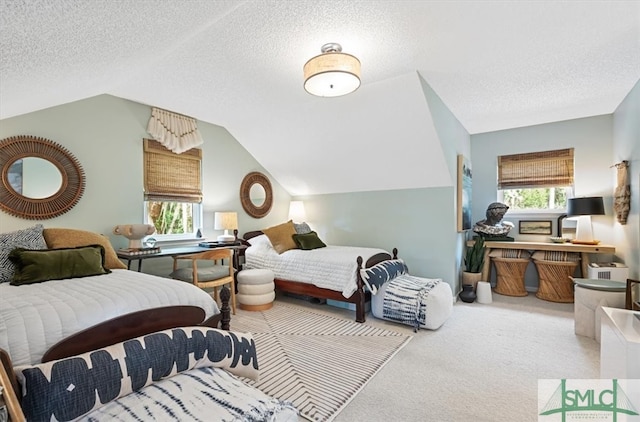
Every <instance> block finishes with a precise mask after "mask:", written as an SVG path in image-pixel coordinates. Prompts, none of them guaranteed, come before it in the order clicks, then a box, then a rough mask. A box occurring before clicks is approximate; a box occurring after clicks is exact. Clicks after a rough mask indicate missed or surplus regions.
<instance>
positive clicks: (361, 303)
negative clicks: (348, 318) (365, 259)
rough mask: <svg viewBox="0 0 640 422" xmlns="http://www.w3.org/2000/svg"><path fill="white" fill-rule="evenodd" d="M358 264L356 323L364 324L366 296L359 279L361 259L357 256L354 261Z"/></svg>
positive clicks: (360, 278)
mask: <svg viewBox="0 0 640 422" xmlns="http://www.w3.org/2000/svg"><path fill="white" fill-rule="evenodd" d="M356 261H357V263H358V268H357V269H356V283H357V286H358V287H357V290H356V295H357V296H356V322H365V320H366V318H365V303H366V295H365V292H364V283H363V282H362V277H360V270H361V269H362V257H361V256H359V257H358V259H357V260H356Z"/></svg>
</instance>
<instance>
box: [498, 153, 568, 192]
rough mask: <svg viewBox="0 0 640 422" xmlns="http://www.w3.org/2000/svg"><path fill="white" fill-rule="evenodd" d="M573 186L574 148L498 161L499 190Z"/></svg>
mask: <svg viewBox="0 0 640 422" xmlns="http://www.w3.org/2000/svg"><path fill="white" fill-rule="evenodd" d="M558 186H573V148H567V149H559V150H554V151H542V152H531V153H527V154H514V155H501V156H499V157H498V189H521V188H544V187H558Z"/></svg>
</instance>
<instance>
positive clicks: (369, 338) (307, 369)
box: [231, 301, 412, 421]
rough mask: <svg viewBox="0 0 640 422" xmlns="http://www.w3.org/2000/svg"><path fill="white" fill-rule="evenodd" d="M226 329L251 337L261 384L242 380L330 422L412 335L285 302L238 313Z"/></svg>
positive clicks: (313, 417)
mask: <svg viewBox="0 0 640 422" xmlns="http://www.w3.org/2000/svg"><path fill="white" fill-rule="evenodd" d="M231 329H232V330H234V331H243V332H251V333H253V337H254V339H255V342H256V347H257V349H258V363H259V365H260V380H259V382H254V381H250V380H245V382H247V383H248V384H250V385H254V386H256V387H257V388H259V389H260V390H262V391H263V392H265V393H267V394H269V395H271V396H274V397H277V398H279V399H282V400H289V401H291V402H293V404H294V405H295V406H296V407H297V408H298V410H299V411H300V415H301V416H302V417H304V418H306V419H309V420H312V421H331V420H333V418H334V417H335V416H336V415H337V414H338V412H340V410H342V409H343V408H344V407H345V406H346V405H347V404H348V403H349V401H351V399H352V398H353V397H354V396H355V395H356V394H357V393H358V392H359V391H360V390H361V389H362V388H363V387H364V386H365V385H366V383H367V382H368V381H369V380H370V379H371V378H372V377H373V376H374V375H375V374H376V372H378V371H379V370H380V368H382V367H383V366H384V365H385V364H386V363H387V362H388V361H389V360H390V359H391V358H392V357H393V356H394V355H395V354H396V353H397V352H398V351H399V350H400V349H402V347H403V346H404V345H406V344H407V343H408V342H409V340H411V338H412V337H411V336H407V335H405V334H401V333H396V332H393V331H389V330H385V329H381V328H376V327H371V326H369V325H366V324H359V323H356V322H354V321H350V320H345V319H342V318H337V317H332V316H327V315H323V314H320V313H318V312H314V310H313V309H305V308H304V307H298V306H294V305H289V304H283V303H278V301H276V302H275V303H274V306H273V308H271V309H269V310H267V311H262V312H246V311H239V312H238V314H237V315H234V316H232V318H231Z"/></svg>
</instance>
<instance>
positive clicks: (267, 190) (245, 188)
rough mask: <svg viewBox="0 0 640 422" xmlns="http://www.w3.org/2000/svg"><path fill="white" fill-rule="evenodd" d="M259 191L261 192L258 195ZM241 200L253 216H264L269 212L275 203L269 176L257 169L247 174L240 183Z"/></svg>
mask: <svg viewBox="0 0 640 422" xmlns="http://www.w3.org/2000/svg"><path fill="white" fill-rule="evenodd" d="M252 188H253V189H252ZM258 192H259V193H261V194H260V195H257V193H258ZM262 193H264V196H263V195H262ZM252 195H253V196H252ZM240 202H241V203H242V208H244V210H245V211H246V213H247V214H249V215H250V216H251V217H254V218H262V217H264V216H265V215H267V214H269V211H270V210H271V205H273V190H272V189H271V182H270V181H269V178H268V177H267V176H265V175H264V174H262V173H260V172H257V171H254V172H251V173H249V174H247V175H246V176H245V177H244V179H242V183H241V184H240Z"/></svg>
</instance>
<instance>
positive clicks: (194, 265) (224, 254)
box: [170, 249, 236, 315]
mask: <svg viewBox="0 0 640 422" xmlns="http://www.w3.org/2000/svg"><path fill="white" fill-rule="evenodd" d="M185 260H187V261H191V266H190V267H183V268H179V262H180V261H185ZM203 260H208V261H213V265H210V266H203V267H200V268H198V261H203ZM218 260H220V264H218ZM224 260H227V264H226V265H225V264H224ZM170 277H171V278H174V279H176V280H182V281H187V282H189V283H193V284H194V285H195V286H197V287H200V288H202V289H205V288H211V287H213V298H214V299H215V301H216V302H219V301H218V287H221V286H224V285H225V284H230V286H229V290H231V310H232V312H233V314H234V315H235V314H236V289H235V285H234V268H233V249H211V250H210V251H205V252H199V253H194V254H188V255H177V256H174V257H173V272H172V273H171V275H170Z"/></svg>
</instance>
